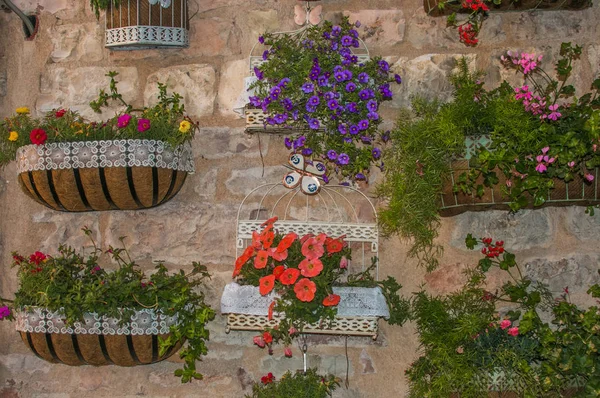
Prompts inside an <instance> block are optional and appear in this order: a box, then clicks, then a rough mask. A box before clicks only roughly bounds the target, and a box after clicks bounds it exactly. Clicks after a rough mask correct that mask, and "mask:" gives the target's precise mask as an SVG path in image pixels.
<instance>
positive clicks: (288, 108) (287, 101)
mask: <svg viewBox="0 0 600 398" xmlns="http://www.w3.org/2000/svg"><path fill="white" fill-rule="evenodd" d="M281 105H283V107H284V108H285V110H286V111H291V110H292V109H294V103H293V102H292V100H291V99H289V98H284V99H282V100H281Z"/></svg>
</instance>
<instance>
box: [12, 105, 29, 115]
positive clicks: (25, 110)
mask: <svg viewBox="0 0 600 398" xmlns="http://www.w3.org/2000/svg"><path fill="white" fill-rule="evenodd" d="M15 112H17V113H18V114H19V115H27V114H28V113H29V108H28V107H26V106H21V107H19V108H17V109H15Z"/></svg>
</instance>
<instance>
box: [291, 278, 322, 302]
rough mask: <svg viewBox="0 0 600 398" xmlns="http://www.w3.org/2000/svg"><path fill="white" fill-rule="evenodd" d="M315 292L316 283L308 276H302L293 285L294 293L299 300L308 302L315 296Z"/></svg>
mask: <svg viewBox="0 0 600 398" xmlns="http://www.w3.org/2000/svg"><path fill="white" fill-rule="evenodd" d="M316 292H317V285H315V283H314V282H313V281H311V280H310V279H308V278H302V279H300V281H299V282H298V283H296V285H295V286H294V293H296V297H297V298H298V300H300V301H304V302H309V301H313V299H314V298H315V293H316Z"/></svg>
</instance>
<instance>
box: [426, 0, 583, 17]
mask: <svg viewBox="0 0 600 398" xmlns="http://www.w3.org/2000/svg"><path fill="white" fill-rule="evenodd" d="M440 3H444V8H443V9H440V8H439V7H438V5H439V4H440ZM485 4H486V5H487V6H488V7H489V8H490V12H494V11H533V10H580V9H583V8H588V7H591V6H592V1H590V0H566V1H562V0H521V1H511V0H501V2H500V4H494V2H492V1H489V0H486V1H485ZM423 7H424V8H425V12H426V13H428V14H429V15H431V16H434V17H437V16H441V15H450V14H452V13H453V12H464V13H468V12H471V10H470V9H465V8H463V7H462V2H460V1H448V0H446V1H440V0H423Z"/></svg>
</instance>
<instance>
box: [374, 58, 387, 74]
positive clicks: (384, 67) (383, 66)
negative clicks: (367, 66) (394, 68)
mask: <svg viewBox="0 0 600 398" xmlns="http://www.w3.org/2000/svg"><path fill="white" fill-rule="evenodd" d="M377 64H378V65H379V69H381V70H382V71H384V72H387V71H389V70H390V64H388V63H387V61H384V60H383V59H382V60H381V61H379V62H378V63H377Z"/></svg>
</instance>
